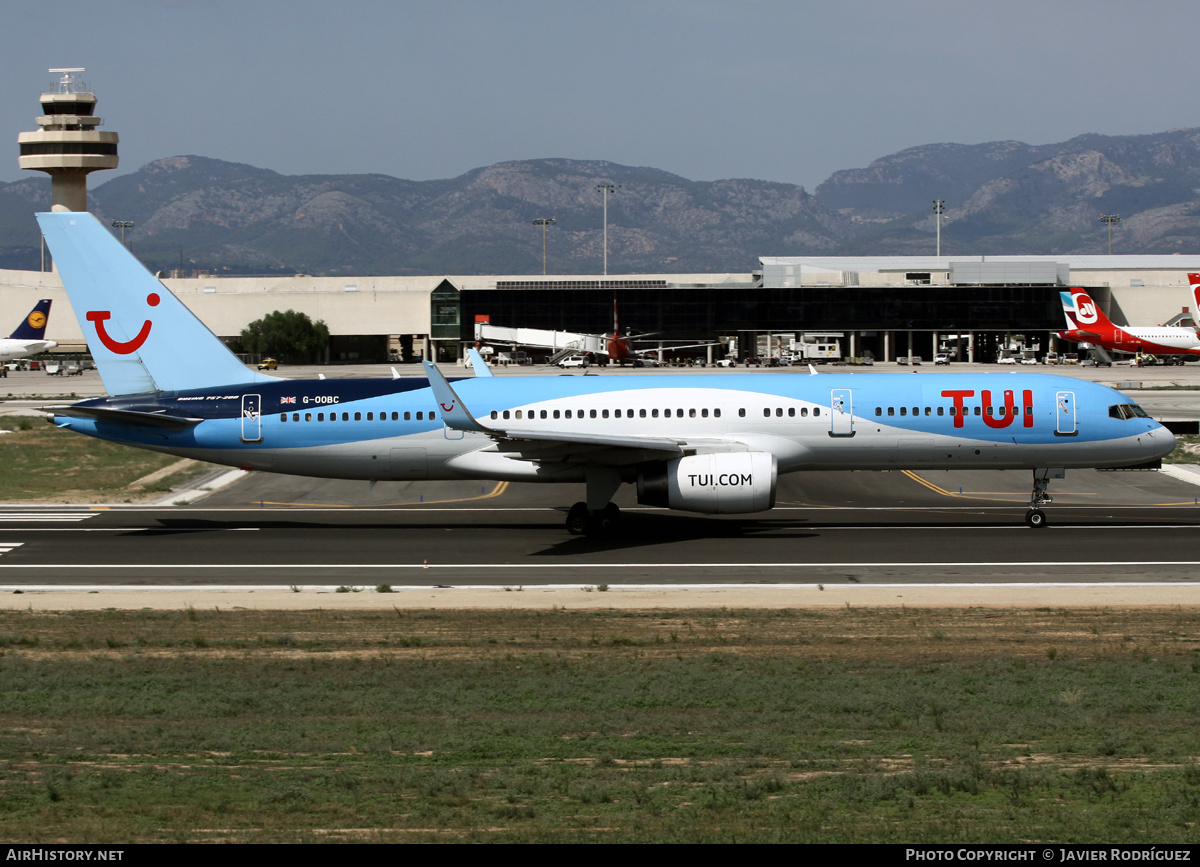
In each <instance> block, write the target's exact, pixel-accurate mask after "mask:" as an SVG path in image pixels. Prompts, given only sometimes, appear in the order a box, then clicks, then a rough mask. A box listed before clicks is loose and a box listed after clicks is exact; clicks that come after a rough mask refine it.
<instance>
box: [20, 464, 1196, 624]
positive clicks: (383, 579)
mask: <svg viewBox="0 0 1200 867" xmlns="http://www.w3.org/2000/svg"><path fill="white" fill-rule="evenodd" d="M1028 475H1029V474H1028V473H1025V472H1015V471H1009V472H958V473H948V472H936V473H926V474H919V473H910V472H903V473H902V472H893V473H808V474H796V475H792V476H788V477H785V478H784V479H783V480H781V483H780V495H779V501H780V504H779V506H778V507H777V508H776V509H775V510H773V511H771V512H766V513H762V514H760V515H744V516H730V517H712V516H687V515H681V514H679V513H674V512H668V511H664V510H658V509H649V508H641V507H638V506H637V505H636V503H634V502H633V501H632V491H630V490H623V491H622V492H621V498H620V499H618V502H619V503H620V504H621V506H622V513H623V519H622V524H621V527H620V529H619V531H618V532H617V533H616V534H615V535H613V536H612V537H610V538H605V539H594V538H588V537H576V536H571V535H569V534H568V533H567V532H566V531H565V529H564V527H563V521H564V510H565V508H566V506H568V505H569V504H570V502H572V500H573V499H574V497H575V496H576V495H577V494H578V492H577V491H575V490H574V488H573V487H572V486H554V485H545V486H541V485H513V484H503V483H502V484H494V483H487V484H484V485H480V484H479V483H468V482H463V483H440V484H435V483H391V484H383V483H381V484H380V485H377V486H376V487H375V488H374V489H373V490H370V491H368V490H367V486H366V484H365V483H350V482H323V481H320V480H314V479H307V478H299V477H290V476H271V475H260V474H253V475H251V476H249V477H247V479H245V480H244V481H243V482H241V483H239V484H237V485H234V486H232V487H230V488H228V489H226V490H223V491H220V492H217V493H215V494H213V495H212V496H211V497H210V498H209V499H208V500H207V501H205V505H204V506H203V507H186V508H180V507H169V506H168V507H127V508H119V507H108V508H66V509H53V508H34V509H16V508H6V509H3V510H0V594H7V596H5V604H6V605H8V606H12V605H15V604H18V603H21V602H22V600H20V598H19V595H20V594H18V595H17V598H14V596H13V592H14V591H15V590H27V591H31V590H34V589H36V588H43V589H44V588H47V587H57V588H68V587H78V588H84V587H86V588H90V589H103V588H114V589H115V588H117V587H129V586H140V587H166V586H173V587H182V588H193V589H197V590H198V589H200V588H201V587H212V586H222V587H230V588H232V587H255V588H272V587H273V588H279V589H283V590H286V589H289V588H301V587H305V588H324V589H326V590H331V589H334V588H336V587H338V586H345V587H357V588H362V587H366V588H374V587H376V586H378V585H381V584H388V585H392V586H393V587H397V588H402V587H410V588H430V587H437V586H439V585H441V586H447V587H495V588H509V589H511V588H514V587H544V586H549V585H559V586H570V587H576V588H578V587H583V586H599V585H607V586H609V587H613V588H619V587H635V586H637V587H655V588H669V587H679V588H683V587H704V586H717V585H721V586H725V587H745V588H752V587H759V588H766V587H770V586H779V587H783V586H787V587H791V588H795V587H808V588H817V587H820V588H821V589H822V590H824V589H833V588H837V587H842V588H851V587H855V586H867V585H870V586H873V587H938V586H944V587H977V588H985V587H988V586H992V587H995V588H1000V587H1002V586H1004V587H1015V586H1023V585H1058V586H1074V587H1078V588H1080V589H1082V588H1085V587H1086V588H1095V587H1105V586H1109V587H1117V586H1129V585H1132V586H1136V587H1151V586H1158V587H1160V588H1166V587H1171V588H1173V589H1174V590H1183V591H1186V594H1187V595H1185V596H1184V597H1183V598H1184V600H1191V601H1200V595H1196V596H1194V598H1193V595H1192V594H1193V593H1194V592H1197V591H1200V581H1198V580H1197V576H1200V545H1198V544H1197V543H1200V504H1198V502H1200V487H1197V486H1196V485H1194V484H1189V483H1187V482H1186V481H1181V480H1179V479H1175V478H1171V477H1169V476H1167V475H1164V474H1161V473H1152V472H1125V473H1099V472H1095V471H1091V470H1084V471H1072V472H1069V473H1068V477H1067V479H1066V480H1064V481H1063V482H1059V483H1057V484H1058V485H1059V486H1060V488H1061V490H1052V493H1053V494H1054V495H1055V503H1054V505H1053V506H1051V507H1050V509H1049V513H1050V520H1051V524H1050V526H1049V527H1048V528H1046V529H1043V530H1030V529H1028V528H1027V527H1026V526H1025V525H1024V523H1023V520H1022V516H1023V513H1024V508H1025V507H1024V501H1025V499H1026V498H1027V497H1028V491H1027V488H1028V480H1027V476H1028ZM1174 598H1176V599H1177V600H1178V597H1174ZM509 602H510V604H514V605H515V604H516V601H515V600H514V599H512V598H510V599H509Z"/></svg>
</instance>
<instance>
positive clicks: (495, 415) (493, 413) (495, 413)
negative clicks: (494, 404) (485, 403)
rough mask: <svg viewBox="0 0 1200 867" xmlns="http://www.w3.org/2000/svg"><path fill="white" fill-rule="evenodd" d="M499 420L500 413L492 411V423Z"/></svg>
mask: <svg viewBox="0 0 1200 867" xmlns="http://www.w3.org/2000/svg"><path fill="white" fill-rule="evenodd" d="M498 418H500V413H498V412H496V410H492V421H495V420H496V419H498Z"/></svg>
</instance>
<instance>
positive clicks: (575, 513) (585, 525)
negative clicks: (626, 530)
mask: <svg viewBox="0 0 1200 867" xmlns="http://www.w3.org/2000/svg"><path fill="white" fill-rule="evenodd" d="M620 518H621V510H620V509H618V508H617V505H616V503H609V504H608V505H607V506H605V507H604V508H603V509H597V510H595V511H592V510H590V509H589V508H588V507H587V503H576V504H575V505H574V506H572V507H571V511H569V512H567V532H568V533H570V534H571V535H572V536H583V535H587V536H603V535H605V534H607V533H611V532H612V531H613V530H615V529H616V528H617V522H618V521H619V520H620Z"/></svg>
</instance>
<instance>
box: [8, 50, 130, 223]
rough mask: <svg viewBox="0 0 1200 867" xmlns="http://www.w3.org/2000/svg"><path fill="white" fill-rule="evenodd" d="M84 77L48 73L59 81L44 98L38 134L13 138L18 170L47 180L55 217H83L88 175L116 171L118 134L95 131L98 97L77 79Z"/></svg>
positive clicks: (60, 71)
mask: <svg viewBox="0 0 1200 867" xmlns="http://www.w3.org/2000/svg"><path fill="white" fill-rule="evenodd" d="M83 71H84V70H83V69H81V68H73V69H51V70H50V72H51V73H53V74H58V75H61V76H62V78H60V79H59V81H58V83H57V84H52V85H51V86H50V90H49V91H48V92H47V93H43V94H42V112H43V114H42V117H39V118H38V119H37V124H38V130H37V132H23V133H20V134H18V136H17V143H18V144H19V145H20V146H21V157H20V163H21V168H23V169H32V170H34V171H38V172H46V173H48V174H49V175H50V179H51V184H50V198H51V203H52V207H51V210H55V211H86V210H87V176H88V173H89V172H94V171H96V170H97V169H115V168H116V167H117V141H118V139H117V134H116V133H115V132H100V131H99V130H98V129H96V127H98V126H99V125H100V124H101V122H102V121H101V119H100V118H98V117H96V94H94V93H92V92H91V91H89V90H88V89H87V85H86V84H85V83H84V82H83V81H82V80H81V79H80V78H79V77H78V76H79V74H80V73H82V72H83Z"/></svg>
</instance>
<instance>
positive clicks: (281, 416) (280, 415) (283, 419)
mask: <svg viewBox="0 0 1200 867" xmlns="http://www.w3.org/2000/svg"><path fill="white" fill-rule="evenodd" d="M279 420H280V421H287V413H286V412H284V413H280V414H279Z"/></svg>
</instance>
